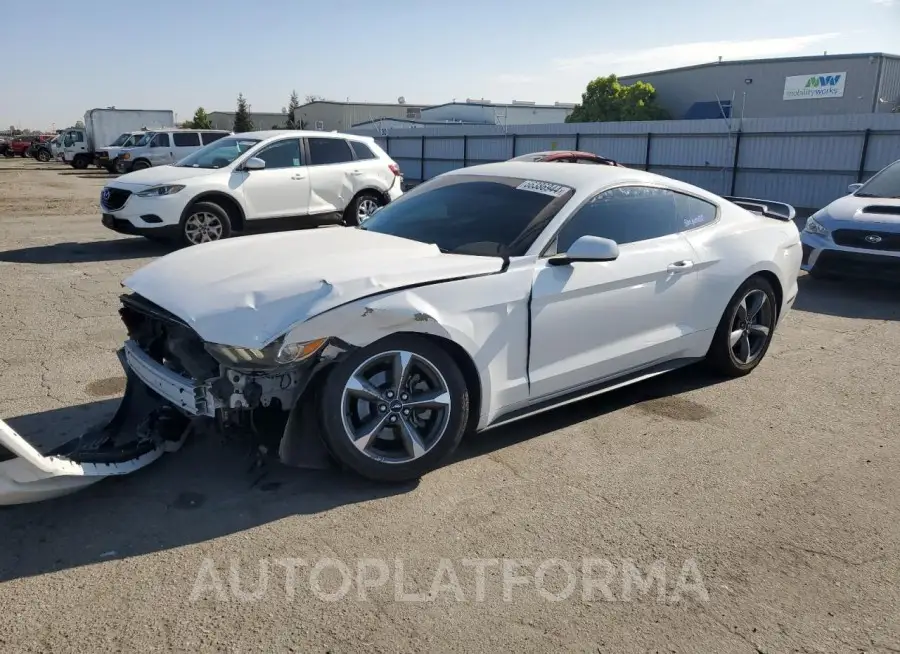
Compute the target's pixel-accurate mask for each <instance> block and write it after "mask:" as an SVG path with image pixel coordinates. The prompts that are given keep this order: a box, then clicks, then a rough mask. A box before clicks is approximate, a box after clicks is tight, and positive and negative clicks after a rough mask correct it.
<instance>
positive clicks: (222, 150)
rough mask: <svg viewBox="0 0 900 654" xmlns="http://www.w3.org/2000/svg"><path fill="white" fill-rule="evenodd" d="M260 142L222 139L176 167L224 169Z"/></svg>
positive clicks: (203, 148) (257, 140) (187, 157)
mask: <svg viewBox="0 0 900 654" xmlns="http://www.w3.org/2000/svg"><path fill="white" fill-rule="evenodd" d="M259 142H260V139H248V138H235V137H232V138H222V139H219V140H218V141H213V142H212V143H210V144H209V145H206V146H204V147H202V148H200V149H199V150H197V151H196V152H193V153H191V154H189V155H188V156H186V157H185V158H184V159H182V160H181V161H179V162H178V163H177V164H175V165H176V166H178V167H180V168H224V167H225V166H228V165H230V164H231V162H232V161H234V160H235V159H237V158H238V157H239V156H241V155H242V154H244V153H245V152H246V151H247V150H249V149H250V148H252V147H253V146H254V145H256V144H257V143H259Z"/></svg>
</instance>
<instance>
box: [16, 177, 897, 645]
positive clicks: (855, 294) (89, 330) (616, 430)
mask: <svg viewBox="0 0 900 654" xmlns="http://www.w3.org/2000/svg"><path fill="white" fill-rule="evenodd" d="M107 178H108V175H106V173H99V172H96V169H89V170H88V171H74V170H73V169H71V168H69V167H67V166H62V165H59V164H56V163H48V164H41V163H38V162H36V161H33V160H23V159H15V160H0V307H2V311H0V336H2V338H0V418H3V419H4V420H6V421H7V422H9V423H10V424H11V425H12V426H13V427H14V428H15V429H17V430H19V431H20V432H23V433H28V434H37V433H41V434H46V435H48V437H53V438H58V437H59V436H60V435H61V434H63V433H66V434H72V433H77V432H79V431H80V430H82V429H83V428H84V427H85V426H88V425H90V424H92V423H94V422H96V421H97V420H100V419H102V418H103V416H104V415H108V414H110V413H111V412H112V411H113V410H114V409H115V406H116V404H117V401H118V397H119V396H120V395H121V392H122V389H123V385H124V377H123V373H122V370H121V367H120V365H119V363H118V360H117V358H116V355H115V351H116V349H117V348H118V347H119V346H120V344H121V342H122V340H123V338H124V336H125V330H124V327H123V326H122V324H121V321H120V319H119V317H118V315H117V313H116V312H117V308H118V295H119V293H121V292H122V289H121V287H120V281H121V280H122V279H123V278H124V277H125V276H127V275H128V274H129V273H130V272H131V271H134V270H135V269H137V268H138V267H140V266H141V265H143V264H145V263H147V262H149V261H150V260H151V259H152V258H154V257H156V256H159V255H161V254H164V253H165V252H166V249H165V248H164V247H162V246H160V245H157V244H153V243H150V242H146V241H144V240H142V239H139V238H122V237H120V236H119V235H117V234H114V233H113V232H110V231H108V230H106V229H104V228H103V227H102V226H101V225H100V220H99V213H98V211H99V210H98V207H97V200H98V197H99V192H100V189H101V188H102V186H103V184H104V181H105V180H106V179H107ZM898 379H900V297H898V293H897V290H896V288H894V289H892V288H889V287H881V286H867V285H864V284H850V283H836V282H832V283H828V282H820V281H814V280H812V279H810V278H808V277H806V276H804V277H802V278H801V281H800V295H799V298H798V300H797V304H796V306H795V309H794V311H793V312H792V313H791V314H789V316H788V317H787V318H786V319H785V322H784V323H783V324H782V326H781V327H780V328H779V333H778V334H777V335H776V337H775V341H774V343H773V345H772V347H771V349H770V350H769V353H768V355H767V358H766V360H765V361H764V362H763V364H762V365H761V366H760V367H759V368H758V369H757V370H756V371H755V372H754V373H753V374H752V375H750V376H749V377H745V378H743V379H738V380H734V381H727V382H719V381H718V380H715V379H711V378H709V377H707V376H706V375H705V374H703V373H702V372H700V371H697V370H686V371H683V372H677V373H673V374H671V375H669V376H667V377H664V378H660V379H657V380H654V381H651V382H648V383H644V384H642V385H638V386H633V387H630V388H627V389H624V390H622V391H616V392H613V393H611V394H608V395H605V396H601V397H599V398H596V399H593V400H588V401H585V402H582V403H579V404H575V405H571V406H569V407H566V408H564V409H561V410H557V411H553V412H550V413H546V414H543V415H541V416H539V417H537V418H534V419H530V420H527V421H522V422H518V423H515V424H514V425H512V426H509V427H506V428H501V429H498V430H496V431H492V432H487V433H485V434H483V435H481V436H479V437H478V438H476V439H470V441H469V442H468V443H466V444H464V446H463V447H462V448H461V452H460V454H459V455H458V456H457V457H456V458H455V459H454V460H453V461H451V462H450V463H448V464H447V465H446V466H445V467H443V468H442V469H440V470H438V471H436V472H434V473H432V474H430V475H428V476H426V477H425V478H423V479H422V480H421V481H420V482H419V483H417V484H414V485H407V486H403V487H385V486H380V485H375V484H370V483H368V482H363V481H361V480H359V479H356V478H354V477H351V476H349V475H345V474H341V473H339V472H337V471H334V472H330V471H317V472H311V471H300V470H294V469H288V468H283V467H280V466H277V465H275V466H272V467H266V468H251V465H250V464H251V459H250V458H249V457H248V455H247V452H246V448H245V447H242V445H241V443H234V442H219V441H218V440H216V439H214V438H212V437H209V438H207V439H198V440H196V441H193V442H189V443H188V444H187V445H186V446H185V448H184V449H183V450H182V451H180V452H178V453H177V454H172V455H168V456H166V457H165V458H163V459H162V460H161V461H159V462H157V463H156V464H154V465H152V466H150V467H148V468H146V469H144V470H142V471H140V472H139V473H137V474H135V475H133V476H130V477H125V478H121V479H114V480H107V481H104V482H102V483H100V484H98V485H96V486H94V487H92V488H90V489H88V490H87V491H84V492H82V493H79V494H76V495H73V496H70V497H67V498H63V499H60V500H54V501H50V502H47V503H43V504H37V505H31V506H20V507H11V508H7V509H0V606H2V607H3V611H2V612H0V651H10V652H12V651H15V652H29V651H34V652H50V651H97V652H99V651H131V650H140V651H150V650H177V651H235V652H237V651H240V652H244V651H266V652H282V651H285V652H286V651H297V652H326V651H328V652H345V651H355V650H361V649H362V650H365V651H371V652H376V651H377V652H380V651H391V652H398V651H404V652H406V651H423V652H424V651H444V650H446V651H576V652H602V653H606V652H626V651H627V652H631V651H659V652H663V651H664V652H684V651H701V652H751V653H752V652H857V651H864V652H889V651H900V613H898V611H897V607H898V606H900V504H898V502H897V498H898V497H900V440H898V425H900V384H898ZM296 559H303V562H304V563H305V564H306V566H305V567H303V566H300V567H292V565H296V566H299V565H300V564H299V562H298V561H296ZM329 559H331V560H332V561H331V562H330V564H329V566H328V567H327V568H323V569H325V573H323V574H322V575H321V577H320V578H319V584H320V585H319V586H316V584H315V583H314V581H313V580H311V579H310V568H313V567H314V566H315V565H316V564H317V563H319V562H322V561H327V560H329ZM335 560H336V561H337V562H340V563H339V564H336V563H335ZM363 560H369V564H366V565H369V567H368V568H366V570H368V573H367V574H368V577H367V578H368V579H369V580H370V581H371V580H372V579H373V578H375V577H378V574H375V572H374V571H376V570H380V568H377V566H375V565H374V564H372V563H371V561H373V560H374V561H384V562H387V564H388V566H387V568H385V569H387V570H388V576H389V578H388V579H387V580H381V583H380V584H379V583H375V582H372V583H371V585H372V587H371V588H368V587H366V586H365V585H364V584H362V583H361V578H360V576H359V570H360V569H361V568H360V565H362V564H361V563H360V562H361V561H363ZM473 560H475V561H485V563H484V566H485V568H483V569H485V573H484V574H485V576H484V578H483V579H482V581H483V582H484V583H483V585H482V586H481V588H480V590H481V591H482V592H481V593H479V592H478V590H479V584H478V578H477V577H478V575H477V574H476V573H477V569H476V568H477V566H475V565H474V564H472V561H473ZM489 560H491V561H494V562H495V563H496V565H494V564H491V563H490V562H488V561H489ZM550 560H556V563H555V564H554V565H548V566H546V567H545V568H544V569H545V570H549V572H548V573H547V575H546V577H544V578H542V577H541V575H540V574H535V573H534V572H535V570H536V569H537V568H539V567H541V564H542V563H544V562H547V561H550ZM588 560H600V561H601V562H605V563H603V564H602V565H600V566H599V567H597V568H596V570H595V571H594V572H593V577H592V578H593V579H594V581H596V580H597V579H600V580H603V579H605V580H606V581H607V582H608V584H607V586H608V587H607V588H605V589H600V585H599V582H598V583H597V584H595V585H594V586H593V589H594V590H593V592H592V593H591V594H590V595H589V594H588V593H587V591H588V590H590V588H589V586H590V584H587V583H586V582H585V579H586V578H587V577H588V574H587V573H586V572H584V570H585V567H584V566H585V562H586V561H588ZM289 561H293V564H289V563H287V562H289ZM509 561H515V562H518V563H520V564H522V567H521V568H520V570H519V572H518V574H519V575H520V578H521V579H524V581H523V582H522V583H520V584H517V585H514V586H512V585H506V582H505V579H506V577H507V575H506V573H505V570H506V568H505V567H504V566H505V565H507V562H509ZM655 563H656V564H658V565H657V567H656V568H655V570H656V571H657V572H658V571H659V570H661V569H664V571H665V584H664V586H665V589H664V591H665V592H664V593H663V595H660V594H659V593H658V590H657V586H653V587H652V588H651V589H649V590H647V591H646V592H642V590H641V586H640V584H639V583H638V584H637V585H635V583H634V582H633V581H629V580H633V579H634V577H633V576H629V575H631V574H632V573H631V572H626V571H631V570H632V568H631V567H630V566H631V565H632V564H633V565H634V569H636V570H638V571H639V572H640V573H641V574H643V579H644V581H646V580H647V579H648V578H649V577H648V573H649V572H650V571H651V570H652V569H654V568H653V565H654V564H655ZM341 565H346V566H347V569H348V570H349V572H350V573H351V575H350V588H351V589H350V590H349V592H344V593H341V592H340V591H341V588H342V586H341V583H342V581H346V580H347V579H348V577H346V576H343V577H342V573H341V570H343V568H341ZM661 565H664V568H661V567H660V566H661ZM448 566H449V569H450V571H451V572H452V573H453V574H450V573H448V572H447V569H448ZM567 566H569V567H571V568H572V569H574V570H575V571H576V572H577V580H576V586H575V588H576V589H575V591H574V592H568V593H566V592H565V591H566V583H567V576H566V573H565V571H566V570H567V569H568V568H567ZM291 570H295V572H296V577H295V578H292V576H291ZM604 570H605V572H604ZM686 570H687V571H688V572H690V575H689V577H690V580H691V581H692V583H693V584H694V585H693V589H694V590H693V592H686V591H684V587H682V591H683V592H681V593H680V594H679V593H678V592H676V591H677V586H678V583H677V582H678V581H679V576H680V575H681V576H682V577H683V578H684V575H685V574H686V573H685V571H686ZM401 571H402V574H401ZM529 571H530V572H529ZM439 572H440V574H439ZM454 574H455V577H454ZM313 576H315V575H313ZM400 577H402V578H403V579H402V583H401V580H400ZM436 578H437V581H438V584H440V583H443V584H444V589H443V590H441V589H439V588H438V589H437V590H439V592H437V594H436V596H428V595H427V592H428V591H429V590H430V589H433V588H436V587H433V585H432V584H433V581H435V580H436ZM454 579H455V583H454ZM651 581H652V579H651ZM701 587H702V590H703V591H704V592H701V591H700V590H698V589H699V588H701ZM254 589H256V590H257V591H258V592H257V593H256V595H255V596H254V595H253V594H252V593H251V591H253V590H254ZM598 589H599V590H598ZM457 591H459V592H457ZM505 591H508V592H505ZM604 591H608V592H604ZM403 593H407V594H408V595H405V596H404V595H403ZM409 594H412V595H421V597H417V598H416V597H413V598H411V597H410V595H409ZM553 595H555V596H556V597H555V598H556V599H558V600H559V601H552V600H553V599H554V597H552V596H553ZM661 599H662V601H660V600H661Z"/></svg>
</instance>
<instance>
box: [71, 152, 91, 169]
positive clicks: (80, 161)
mask: <svg viewBox="0 0 900 654" xmlns="http://www.w3.org/2000/svg"><path fill="white" fill-rule="evenodd" d="M88 163H89V162H88V158H87V157H85V156H82V155H76V157H75V158H74V159H72V168H74V169H75V170H85V169H86V168H87V167H88Z"/></svg>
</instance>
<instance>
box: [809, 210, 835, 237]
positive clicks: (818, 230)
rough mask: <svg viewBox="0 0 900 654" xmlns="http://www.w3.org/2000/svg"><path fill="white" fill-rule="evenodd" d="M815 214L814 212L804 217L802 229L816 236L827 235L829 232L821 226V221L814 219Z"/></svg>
mask: <svg viewBox="0 0 900 654" xmlns="http://www.w3.org/2000/svg"><path fill="white" fill-rule="evenodd" d="M817 215H818V214H815V213H814V214H813V215H811V216H810V217H809V218H807V219H806V227H804V228H803V231H804V232H808V233H810V234H817V235H818V236H828V235H829V234H830V233H831V232H829V231H828V230H827V229H825V228H824V227H823V226H822V223H820V222H819V221H818V220H816V216H817Z"/></svg>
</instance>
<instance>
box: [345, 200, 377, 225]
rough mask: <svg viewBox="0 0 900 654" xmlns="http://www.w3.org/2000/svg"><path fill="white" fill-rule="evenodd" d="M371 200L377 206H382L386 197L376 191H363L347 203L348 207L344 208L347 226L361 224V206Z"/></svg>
mask: <svg viewBox="0 0 900 654" xmlns="http://www.w3.org/2000/svg"><path fill="white" fill-rule="evenodd" d="M370 202H374V203H375V205H376V206H378V207H380V206H382V205H383V204H384V198H383V197H381V196H380V195H379V194H378V193H375V192H374V191H363V192H362V193H360V194H359V195H357V196H356V197H355V198H353V201H352V202H350V204H348V205H347V208H346V209H344V224H345V225H346V226H347V227H356V226H357V225H359V223H360V220H359V213H360V207H361V206H363V205H364V203H370Z"/></svg>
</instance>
